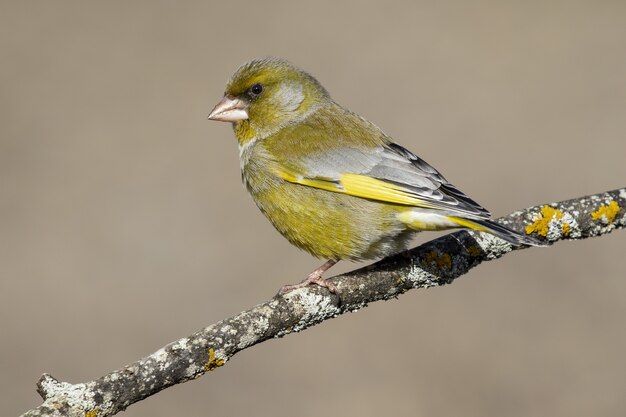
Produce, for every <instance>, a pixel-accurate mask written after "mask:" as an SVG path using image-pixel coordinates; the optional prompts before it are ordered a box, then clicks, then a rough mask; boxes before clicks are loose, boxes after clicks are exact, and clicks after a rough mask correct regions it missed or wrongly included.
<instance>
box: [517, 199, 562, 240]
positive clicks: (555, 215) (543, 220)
mask: <svg viewBox="0 0 626 417" xmlns="http://www.w3.org/2000/svg"><path fill="white" fill-rule="evenodd" d="M563 216H564V214H563V212H562V211H561V210H559V209H555V208H552V207H550V206H543V207H541V214H539V215H536V216H535V221H534V222H533V223H532V224H529V225H528V226H526V234H527V235H529V234H531V233H533V232H537V234H538V235H539V236H547V235H548V230H549V225H550V221H552V219H555V220H559V219H562V218H563ZM563 232H564V233H565V228H564V229H563ZM568 233H569V229H568Z"/></svg>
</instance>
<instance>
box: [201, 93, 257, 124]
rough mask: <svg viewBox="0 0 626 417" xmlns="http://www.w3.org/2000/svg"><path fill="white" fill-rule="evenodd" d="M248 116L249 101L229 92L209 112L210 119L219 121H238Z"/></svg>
mask: <svg viewBox="0 0 626 417" xmlns="http://www.w3.org/2000/svg"><path fill="white" fill-rule="evenodd" d="M247 118H248V103H246V102H245V101H243V100H241V99H238V98H236V97H233V96H231V95H229V94H227V95H225V96H224V97H223V98H222V99H221V100H220V102H219V103H217V105H216V106H215V107H214V108H213V110H211V113H210V114H209V120H217V121H218V122H238V121H239V120H245V119H247Z"/></svg>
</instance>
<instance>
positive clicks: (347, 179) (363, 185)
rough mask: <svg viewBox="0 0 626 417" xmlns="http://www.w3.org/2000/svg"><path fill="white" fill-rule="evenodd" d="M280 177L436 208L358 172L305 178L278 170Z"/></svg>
mask: <svg viewBox="0 0 626 417" xmlns="http://www.w3.org/2000/svg"><path fill="white" fill-rule="evenodd" d="M280 176H281V178H283V179H284V180H285V181H289V182H292V183H295V184H301V185H306V186H309V187H314V188H319V189H321V190H326V191H332V192H335V193H342V194H347V195H351V196H354V197H361V198H367V199H370V200H377V201H382V202H385V203H391V204H402V205H406V206H413V207H424V208H436V206H435V205H434V204H431V203H428V202H427V201H425V200H422V199H420V198H417V197H416V196H415V194H413V193H411V192H410V191H408V190H406V189H405V188H402V187H401V186H399V185H396V184H393V183H390V182H387V181H382V180H378V179H376V178H372V177H368V176H366V175H359V174H343V175H341V176H340V177H339V180H333V179H330V178H328V179H326V178H321V177H318V178H306V177H299V176H296V175H293V174H291V173H288V172H280Z"/></svg>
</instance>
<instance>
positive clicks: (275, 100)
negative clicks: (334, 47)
mask: <svg viewBox="0 0 626 417" xmlns="http://www.w3.org/2000/svg"><path fill="white" fill-rule="evenodd" d="M209 119H210V120H217V121H222V122H230V123H232V125H233V129H234V133H235V136H236V138H237V141H238V142H239V157H240V163H241V176H242V180H243V183H244V184H245V187H246V188H247V190H248V191H249V192H250V194H251V195H252V198H253V199H254V201H255V203H256V204H257V206H258V207H259V209H260V210H261V211H262V212H263V214H265V216H266V217H267V218H268V219H269V221H270V222H271V223H272V224H273V225H274V227H275V228H276V229H277V230H278V231H279V232H280V233H281V234H282V235H283V236H284V237H285V238H287V240H289V242H291V243H292V244H293V245H295V246H297V247H298V248H300V249H303V250H305V251H307V252H309V253H310V254H312V255H313V256H316V257H318V258H323V259H327V261H326V263H324V265H322V266H321V267H320V268H318V269H316V270H315V271H313V272H312V273H311V274H309V276H308V277H307V278H306V279H305V280H304V281H302V282H301V283H299V284H296V285H286V286H284V287H283V288H282V289H281V293H285V292H288V291H290V290H293V289H296V288H300V287H303V286H306V285H309V284H317V285H320V286H323V287H326V288H328V289H329V290H330V291H331V292H334V290H335V287H334V285H333V284H332V283H331V282H330V281H328V280H326V279H324V278H323V277H322V274H323V273H324V272H325V271H326V270H328V268H330V267H331V266H333V265H334V264H335V263H337V262H338V261H340V260H344V259H347V260H357V261H358V260H371V259H377V258H382V257H385V256H387V255H391V254H394V253H397V252H399V251H402V250H404V249H405V248H406V246H407V244H408V243H409V241H410V239H411V237H412V236H413V235H414V234H415V233H416V232H419V231H422V230H442V229H450V228H469V229H474V230H478V231H481V232H486V233H491V234H492V235H495V236H497V237H499V238H501V239H504V240H505V241H507V242H509V243H511V244H512V245H515V246H520V245H532V246H542V243H541V241H539V240H538V239H535V238H533V237H531V236H526V235H523V234H520V233H517V232H515V231H513V230H510V229H508V228H506V227H504V226H502V225H500V224H498V223H495V222H493V221H491V220H489V217H490V214H489V212H488V211H487V210H486V209H484V208H483V207H481V206H480V205H479V204H478V203H476V202H475V201H474V200H472V199H471V198H469V197H468V196H466V195H465V194H463V193H462V192H461V191H460V190H459V189H458V188H456V187H455V186H454V185H452V184H450V183H449V182H448V181H447V180H446V179H445V178H444V177H443V176H442V175H441V174H440V173H439V172H438V171H437V170H436V169H435V168H433V167H432V166H431V165H429V164H428V163H426V162H425V161H424V160H422V159H421V158H419V157H418V156H416V155H415V154H413V153H412V152H410V151H408V150H407V149H405V148H403V147H402V146H400V145H398V144H396V143H394V141H393V140H392V138H391V137H389V136H388V135H386V134H385V133H384V132H383V131H382V130H381V129H379V128H378V127H377V126H376V125H374V124H373V123H371V122H369V121H368V120H366V119H364V118H363V117H361V116H359V115H357V114H355V113H353V112H351V111H350V110H347V109H345V108H344V107H342V106H340V105H339V104H337V103H335V101H333V99H332V98H331V97H330V95H329V94H328V92H327V91H326V89H325V88H324V87H323V86H322V85H321V84H320V83H319V82H318V81H317V80H316V79H315V78H313V77H312V76H311V75H309V74H308V73H306V72H304V71H302V70H300V69H299V68H297V67H295V66H294V65H292V64H290V63H289V62H287V61H285V60H283V59H278V58H265V59H257V60H253V61H250V62H248V63H246V64H244V65H242V66H241V67H240V68H239V69H238V70H237V71H236V72H235V73H234V74H233V75H232V77H231V78H230V80H229V81H228V84H227V85H226V91H225V94H224V97H223V98H222V99H221V101H220V102H219V103H218V104H217V105H216V106H215V108H214V109H213V110H212V111H211V113H210V114H209Z"/></svg>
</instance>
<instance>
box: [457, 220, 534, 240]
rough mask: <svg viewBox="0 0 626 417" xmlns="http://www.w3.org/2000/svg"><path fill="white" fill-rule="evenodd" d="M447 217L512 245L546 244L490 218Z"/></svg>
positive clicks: (460, 224) (462, 225)
mask: <svg viewBox="0 0 626 417" xmlns="http://www.w3.org/2000/svg"><path fill="white" fill-rule="evenodd" d="M448 218H449V219H450V220H452V221H453V222H455V223H456V224H458V225H459V226H461V227H466V228H468V229H474V230H478V231H480V232H486V233H491V234H492V235H495V236H498V237H499V238H501V239H504V240H506V241H507V242H509V243H510V244H512V245H514V246H522V245H528V246H546V243H545V242H542V241H541V240H539V239H537V238H535V237H533V236H529V235H524V234H521V233H519V232H516V231H514V230H511V229H509V228H507V227H504V226H502V225H501V224H498V223H496V222H494V221H492V220H487V219H480V220H476V219H472V220H469V219H464V218H461V217H452V216H450V217H448Z"/></svg>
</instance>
